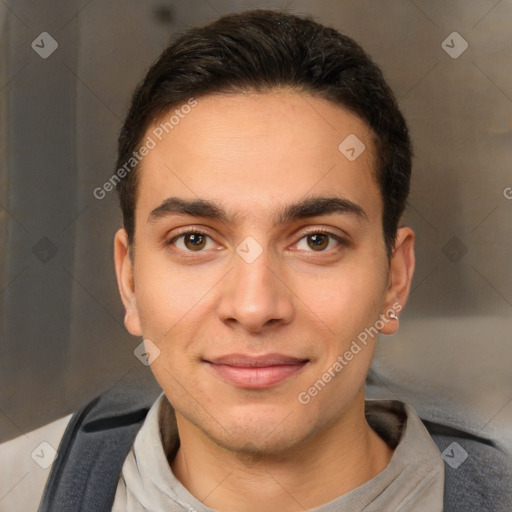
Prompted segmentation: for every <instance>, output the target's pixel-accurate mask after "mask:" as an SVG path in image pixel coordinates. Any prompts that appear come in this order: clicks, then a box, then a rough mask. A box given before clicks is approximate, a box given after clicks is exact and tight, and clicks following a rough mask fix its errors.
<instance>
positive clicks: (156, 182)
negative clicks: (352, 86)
mask: <svg viewBox="0 0 512 512" xmlns="http://www.w3.org/2000/svg"><path fill="white" fill-rule="evenodd" d="M195 102H196V103H195ZM194 103H195V106H193V107H190V108H184V106H181V107H180V106H176V107H174V108H173V109H172V110H171V111H170V112H168V113H167V114H165V115H164V116H163V117H162V118H161V119H158V120H157V121H155V122H154V124H153V125H152V126H150V127H149V129H148V130H147V133H146V136H145V141H150V140H151V143H150V144H148V146H152V148H151V149H150V150H149V151H148V153H147V154H146V156H145V157H144V158H143V160H142V162H141V166H140V175H139V190H138V204H137V210H138V211H139V212H140V213H142V214H143V215H147V213H148V212H150V211H151V210H152V209H154V208H155V207H157V206H158V205H159V204H161V203H162V202H163V201H165V199H166V198H168V197H171V196H173V197H183V198H186V199H198V198H200V199H208V200H210V201H213V202H215V203H218V204H221V205H222V206H223V208H225V209H226V210H227V211H232V213H233V215H235V214H236V215H238V218H240V217H242V218H243V216H244V212H245V214H246V215H247V216H251V217H253V218H254V219H257V218H259V217H258V216H260V217H261V218H262V217H264V216H267V217H270V216H271V215H272V214H273V212H275V210H276V209H280V208H282V207H283V206H284V205H286V204H289V203H291V202H296V201H298V200H300V199H303V198H304V197H307V196H308V195H330V196H332V195H333V194H334V195H339V196H342V197H345V198H347V199H349V200H351V201H353V202H355V203H357V204H361V205H364V209H365V211H366V212H367V213H368V214H369V217H372V216H375V217H376V218H380V215H381V199H380V194H379V191H378V187H377V184H376V181H375V165H376V160H377V159H376V158H375V156H376V155H375V146H374V142H373V133H372V131H371V130H370V129H369V128H368V126H367V125H366V124H365V123H364V122H363V121H362V120H361V119H360V118H359V117H357V116H356V115H354V114H352V113H351V112H349V111H347V110H346V109H344V108H341V107H339V106H337V105H335V104H334V103H332V102H330V101H328V100H325V99H321V98H318V97H314V96H312V95H310V94H307V93H298V92H291V91H288V90H278V91H274V92H271V93H265V94H263V93H244V94H229V95H228V94H224V95H209V96H205V97H200V98H198V99H197V100H194ZM194 103H189V104H193V105H194ZM184 105H186V104H184ZM354 156H355V157H356V158H354Z"/></svg>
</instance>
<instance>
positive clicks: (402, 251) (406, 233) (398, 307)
mask: <svg viewBox="0 0 512 512" xmlns="http://www.w3.org/2000/svg"><path fill="white" fill-rule="evenodd" d="M414 265H415V258H414V232H413V230H412V229H411V228H407V227H401V228H398V232H397V236H396V242H395V247H394V249H393V255H392V257H391V261H390V264H389V280H388V289H387V291H386V300H385V307H386V309H385V311H383V315H384V317H385V318H389V321H388V322H385V324H384V327H383V328H382V329H381V330H380V332H381V333H382V334H394V333H395V332H396V331H397V330H398V321H397V320H396V319H393V318H390V317H389V315H390V313H391V312H394V313H395V314H396V316H399V313H400V311H402V309H403V308H404V307H405V304H406V303H407V299H408V297H409V291H410V289H411V282H412V276H413V274H414Z"/></svg>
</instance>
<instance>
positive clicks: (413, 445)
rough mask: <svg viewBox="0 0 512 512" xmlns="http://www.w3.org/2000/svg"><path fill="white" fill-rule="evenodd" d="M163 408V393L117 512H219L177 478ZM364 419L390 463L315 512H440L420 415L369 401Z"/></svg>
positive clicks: (429, 443)
mask: <svg viewBox="0 0 512 512" xmlns="http://www.w3.org/2000/svg"><path fill="white" fill-rule="evenodd" d="M161 407H163V408H165V407H168V402H167V399H166V398H165V395H163V394H162V395H161V396H160V398H159V399H158V400H157V401H156V402H155V403H154V404H153V406H152V408H151V409H150V411H149V413H148V415H147V417H146V420H145V422H144V424H143V426H142V428H141V430H140V431H139V433H138V434H137V437H136V439H135V442H134V444H133V446H132V449H131V451H130V453H129V454H128V456H127V458H126V460H125V462H124V465H123V469H122V474H121V477H120V479H119V483H118V486H117V490H116V495H115V499H114V506H113V508H112V510H113V512H142V511H148V512H161V511H163V510H165V511H169V512H183V511H188V512H194V511H195V512H215V511H214V510H213V509H211V508H209V507H206V506H205V505H204V504H203V503H201V501H199V500H198V499H197V498H195V497H194V496H193V495H192V494H190V492H188V490H187V489H186V488H185V487H184V486H183V485H182V484H181V483H180V482H179V480H178V479H177V478H176V477H175V476H174V474H173V472H172V470H171V467H170V466H169V463H168V459H167V455H168V454H169V452H170V451H171V452H172V451H173V450H175V447H176V446H177V444H178V437H177V430H176V429H175V425H174V426H173V425H171V426H170V428H168V429H167V431H166V432H164V434H163V437H164V442H163V443H162V436H161V431H160V425H159V417H160V408H161ZM366 417H367V420H368V423H369V424H370V425H371V427H372V428H373V429H374V430H375V431H376V432H377V433H378V434H379V435H380V436H381V437H382V438H383V439H384V440H385V441H386V442H387V443H388V444H389V445H390V446H392V447H393V448H394V453H393V456H392V458H391V460H390V462H389V464H388V465H387V467H386V468H385V469H384V470H383V471H381V472H380V473H379V474H377V475H376V476H375V477H373V478H372V479H371V480H369V481H368V482H366V483H365V484H363V485H361V486H359V487H357V488H356V489H354V490H352V491H350V492H349V493H347V494H344V495H343V496H340V497H339V498H336V499H335V500H333V501H330V502H329V503H326V504H324V505H322V506H320V507H317V508H315V509H313V510H314V512H339V511H343V512H363V511H364V512H418V511H421V512H442V510H443V491H444V462H443V459H442V458H441V454H440V452H439V450H438V448H437V446H436V445H435V443H434V442H433V440H432V438H431V437H430V435H429V433H428V432H427V430H426V429H425V427H424V426H423V424H422V422H421V420H420V419H419V417H418V416H417V414H416V413H415V412H414V411H413V410H412V409H411V408H410V407H408V406H407V405H405V404H403V403H401V402H398V401H390V400H367V401H366ZM164 445H165V447H166V449H164ZM173 447H174V448H173ZM166 452H167V455H166Z"/></svg>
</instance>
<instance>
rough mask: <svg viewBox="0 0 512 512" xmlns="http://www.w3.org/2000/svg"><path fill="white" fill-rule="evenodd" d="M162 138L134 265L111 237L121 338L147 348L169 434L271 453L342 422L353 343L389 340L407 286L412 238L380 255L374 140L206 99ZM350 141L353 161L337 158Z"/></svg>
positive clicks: (272, 102)
mask: <svg viewBox="0 0 512 512" xmlns="http://www.w3.org/2000/svg"><path fill="white" fill-rule="evenodd" d="M167 117H169V116H167ZM159 125H160V121H159V122H158V123H155V125H154V126H152V127H150V128H149V130H148V132H147V134H146V136H151V137H152V138H153V139H154V140H155V141H156V146H155V147H154V148H153V149H151V150H150V151H149V153H148V154H147V155H146V156H145V157H144V160H143V161H142V167H141V174H140V180H139V190H138V198H137V208H136V227H135V244H134V251H133V257H132V258H130V257H129V256H128V255H127V241H126V234H125V233H124V231H123V230H120V231H119V232H118V234H117V235H116V242H115V251H116V268H117V273H118V280H119V285H120V290H121V295H122V297H123V301H124V304H125V307H126V311H127V314H126V320H125V323H126V326H127V328H128V330H129V331H130V332H131V333H132V334H134V335H137V336H143V337H144V338H145V339H146V340H151V343H149V346H150V352H151V350H155V347H157V349H158V350H156V352H155V353H157V352H158V351H159V355H158V357H156V359H155V360H154V362H153V363H152V365H151V368H152V371H153V372H154V375H155V377H156V379H157V380H158V382H159V384H160V385H161V387H162V389H163V390H164V392H165V394H166V395H167V397H168V398H169V400H170V401H171V403H172V404H173V406H174V408H175V410H176V414H177V417H178V421H179V422H180V421H181V423H182V424H188V425H193V426H194V427H193V428H197V429H198V430H199V431H200V432H202V433H203V434H204V435H206V436H207V437H208V438H210V439H211V440H214V441H215V442H216V443H217V444H218V445H220V446H223V447H226V448H228V449H232V450H241V449H243V447H244V446H247V445H248V443H249V444H250V445H251V446H255V447H257V449H259V450H264V451H269V452H270V451H273V452H276V451H281V450H286V449H291V448H293V447H294V446H298V445H300V443H301V442H303V441H304V440H306V439H308V438H311V437H312V436H314V435H315V434H318V433H320V432H322V431H323V430H325V429H327V428H329V427H332V426H333V425H335V424H336V423H339V422H341V421H346V420H347V417H349V416H350V411H351V410H355V408H356V407H360V406H361V403H362V399H363V388H364V382H365V377H366V374H367V372H368V369H369V365H370V362H371V359H372V356H373V352H374V346H375V343H376V336H375V335H373V337H372V336H368V334H367V336H366V343H363V342H362V341H361V340H362V339H363V338H364V335H362V333H364V332H366V333H368V331H365V329H369V328H372V327H373V328H374V330H375V325H376V323H377V322H378V321H380V324H377V325H379V326H381V325H382V324H384V326H383V327H381V328H380V331H382V332H386V333H390V332H392V331H393V330H394V328H396V322H395V321H390V320H389V318H388V316H389V312H390V311H391V310H392V309H391V308H393V305H395V308H396V307H397V306H396V304H397V302H399V303H400V308H401V306H402V305H403V304H404V303H405V299H406V294H407V291H408V286H409V283H410V278H411V277H412V259H411V258H412V235H411V234H410V233H408V232H407V233H402V235H403V236H402V238H401V239H399V242H398V244H397V245H398V246H400V245H402V248H399V249H398V250H397V253H396V254H395V256H394V258H393V259H392V260H391V263H390V262H389V261H388V259H387V256H386V250H385V244H384V237H383V232H382V211H383V204H382V199H381V197H380V193H379V189H378V187H377V184H376V182H375V177H374V169H375V154H374V144H373V141H372V134H371V132H370V130H369V129H368V127H367V126H366V125H365V123H363V122H362V121H361V120H360V119H359V118H358V117H356V116H355V115H353V114H351V113H349V112H348V111H346V110H344V109H343V108H341V107H339V106H336V105H334V104H333V103H331V102H329V101H326V100H323V99H319V98H315V97H313V96H311V95H308V94H306V93H296V92H291V91H285V90H281V91H275V92H272V93H266V94H256V93H255V94H238V95H223V96H215V97H214V96H206V97H202V98H200V99H198V100H197V105H196V106H195V107H194V108H193V109H191V111H190V113H188V114H187V115H186V116H183V117H182V118H180V120H179V123H176V124H175V125H174V126H173V128H172V130H169V133H168V134H165V136H162V134H161V133H160V132H161V131H162V130H161V129H160V131H158V127H159ZM155 130H156V131H155ZM155 133H157V134H160V138H161V139H162V140H159V137H156V136H155V135H154V134H155ZM351 134H353V135H355V136H356V137H357V138H358V139H359V140H360V141H361V142H362V143H363V144H364V145H365V149H364V151H363V152H362V153H361V154H360V155H359V156H358V157H357V158H355V159H353V158H351V159H349V158H347V157H346V156H345V154H343V153H342V152H341V151H340V149H339V148H338V146H339V145H340V143H341V142H342V141H344V139H345V138H346V137H347V136H349V135H351ZM349 140H350V139H349ZM360 147H362V146H360ZM348 155H349V156H352V154H351V153H350V152H349V153H348ZM405 229H406V228H405ZM401 240H402V241H403V240H406V242H404V243H402V241H401ZM407 240H408V241H409V242H407ZM403 247H405V249H403ZM404 251H405V252H404ZM406 267H407V269H406ZM398 310H399V309H395V311H398ZM380 315H385V320H386V321H385V322H384V320H383V319H384V317H381V316H380ZM370 332H372V333H373V332H374V331H371V330H370ZM358 337H359V338H358ZM354 341H355V342H356V346H357V347H359V349H357V348H356V346H355V345H354ZM349 353H350V354H352V356H350V354H349ZM340 358H341V359H340ZM342 361H343V362H342ZM336 363H338V364H336ZM340 367H341V369H340ZM319 381H320V382H321V383H320V382H319ZM315 383H316V385H315ZM315 390H316V391H315Z"/></svg>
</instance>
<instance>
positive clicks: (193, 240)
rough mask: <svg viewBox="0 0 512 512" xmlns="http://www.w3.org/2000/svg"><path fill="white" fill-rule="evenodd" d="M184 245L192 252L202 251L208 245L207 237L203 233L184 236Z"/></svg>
mask: <svg viewBox="0 0 512 512" xmlns="http://www.w3.org/2000/svg"><path fill="white" fill-rule="evenodd" d="M183 243H184V245H185V247H186V248H187V249H189V250H190V251H200V250H201V249H203V248H204V246H205V245H206V236H205V235H202V234H201V233H188V234H186V235H183Z"/></svg>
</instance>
